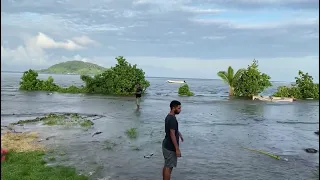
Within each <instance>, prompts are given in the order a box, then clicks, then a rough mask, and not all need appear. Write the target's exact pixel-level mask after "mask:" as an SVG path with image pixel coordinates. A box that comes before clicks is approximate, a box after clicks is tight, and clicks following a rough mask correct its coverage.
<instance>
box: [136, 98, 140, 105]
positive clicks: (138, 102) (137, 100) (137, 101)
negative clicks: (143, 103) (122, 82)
mask: <svg viewBox="0 0 320 180" xmlns="http://www.w3.org/2000/svg"><path fill="white" fill-rule="evenodd" d="M140 99H141V98H139V97H137V98H136V104H137V106H140Z"/></svg>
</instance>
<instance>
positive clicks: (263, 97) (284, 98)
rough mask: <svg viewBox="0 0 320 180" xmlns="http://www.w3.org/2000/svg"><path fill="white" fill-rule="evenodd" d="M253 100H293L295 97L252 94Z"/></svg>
mask: <svg viewBox="0 0 320 180" xmlns="http://www.w3.org/2000/svg"><path fill="white" fill-rule="evenodd" d="M252 100H260V101H269V102H293V101H294V98H288V97H274V96H252Z"/></svg>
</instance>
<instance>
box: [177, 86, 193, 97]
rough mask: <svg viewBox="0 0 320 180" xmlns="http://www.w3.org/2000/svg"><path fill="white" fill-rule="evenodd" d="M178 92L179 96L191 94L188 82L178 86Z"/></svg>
mask: <svg viewBox="0 0 320 180" xmlns="http://www.w3.org/2000/svg"><path fill="white" fill-rule="evenodd" d="M178 94H179V95H180V96H193V95H194V93H193V92H191V91H190V88H189V86H188V84H184V85H182V86H180V87H179V89H178Z"/></svg>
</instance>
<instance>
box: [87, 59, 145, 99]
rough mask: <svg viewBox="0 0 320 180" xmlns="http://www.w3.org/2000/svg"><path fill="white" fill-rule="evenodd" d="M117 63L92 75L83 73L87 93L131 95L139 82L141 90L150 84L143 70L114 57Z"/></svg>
mask: <svg viewBox="0 0 320 180" xmlns="http://www.w3.org/2000/svg"><path fill="white" fill-rule="evenodd" d="M116 60H117V62H118V63H117V64H116V65H115V66H114V67H111V68H110V69H108V70H106V71H104V72H103V73H102V74H99V75H95V76H94V77H90V76H86V75H83V76H81V79H82V80H83V81H84V82H85V84H86V85H85V88H86V89H87V91H88V92H89V93H98V94H113V95H131V94H134V93H135V87H136V85H137V84H138V83H139V84H140V85H141V87H142V89H143V92H144V91H145V90H146V89H147V88H148V87H149V86H150V83H149V81H147V80H146V79H145V72H144V71H143V70H142V69H139V68H137V65H136V64H135V65H131V64H130V63H128V62H127V61H126V59H125V58H123V57H122V56H119V57H117V58H116Z"/></svg>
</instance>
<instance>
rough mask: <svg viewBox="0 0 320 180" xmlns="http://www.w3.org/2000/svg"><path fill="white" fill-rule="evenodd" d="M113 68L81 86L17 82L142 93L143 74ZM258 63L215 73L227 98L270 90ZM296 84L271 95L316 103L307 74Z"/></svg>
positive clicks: (121, 62) (120, 61) (28, 83)
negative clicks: (138, 88)
mask: <svg viewBox="0 0 320 180" xmlns="http://www.w3.org/2000/svg"><path fill="white" fill-rule="evenodd" d="M116 61H117V64H116V65H115V66H114V67H111V68H110V69H107V70H105V71H104V72H103V73H101V74H97V75H95V76H93V77H91V76H89V75H81V76H80V78H81V80H82V81H83V82H84V86H82V87H77V86H74V85H72V86H69V87H60V86H58V85H57V84H55V83H54V80H53V78H52V77H51V76H50V77H48V79H47V80H39V79H38V73H37V72H36V71H34V70H31V69H30V70H28V71H25V72H24V73H23V75H22V78H21V81H20V89H21V90H30V91H55V92H61V93H92V94H107V95H131V94H134V92H135V86H136V84H140V85H141V87H142V88H143V91H144V92H145V91H146V89H147V88H148V87H149V86H150V82H149V81H147V80H146V79H145V72H144V71H143V70H142V69H140V68H138V67H137V65H136V64H135V65H131V64H130V63H129V62H128V61H127V60H126V59H125V58H124V57H122V56H119V57H116ZM258 67H259V66H258V61H256V60H253V62H252V64H250V65H248V67H247V68H241V69H239V70H237V71H236V72H234V70H233V68H232V67H231V66H229V67H228V69H227V71H219V72H218V73H217V75H218V76H219V77H220V78H221V79H222V80H223V81H224V82H225V83H227V84H228V85H229V95H230V96H237V97H251V96H254V95H258V94H260V93H261V92H263V91H264V90H265V89H267V88H269V87H271V86H272V83H271V82H270V79H271V78H270V76H269V75H267V74H265V73H262V72H261V71H260V70H259V68H258ZM295 79H296V82H295V83H294V84H292V85H291V86H280V87H278V89H277V92H276V93H274V94H273V96H276V97H292V98H296V99H307V98H312V99H319V84H316V83H314V82H313V78H312V76H310V75H309V74H308V73H303V72H302V71H299V72H298V76H297V77H296V78H295ZM178 94H179V95H182V96H193V95H194V93H193V92H191V91H190V89H189V86H188V84H184V85H182V86H181V87H180V88H179V89H178Z"/></svg>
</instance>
